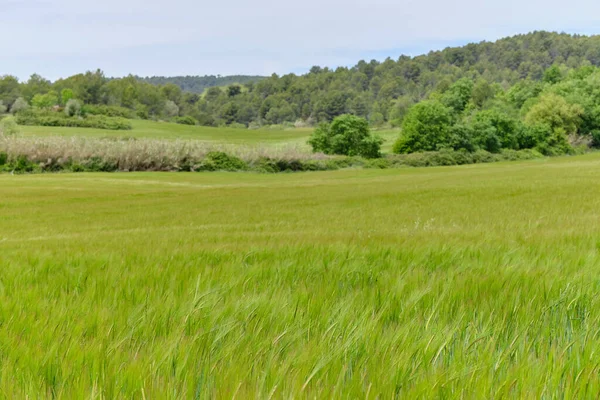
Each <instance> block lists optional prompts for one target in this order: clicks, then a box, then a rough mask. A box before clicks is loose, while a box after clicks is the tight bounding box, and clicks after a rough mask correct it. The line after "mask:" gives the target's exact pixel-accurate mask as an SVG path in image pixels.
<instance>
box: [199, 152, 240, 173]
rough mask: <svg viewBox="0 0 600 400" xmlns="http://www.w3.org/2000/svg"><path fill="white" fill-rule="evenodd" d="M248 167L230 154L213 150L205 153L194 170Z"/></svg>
mask: <svg viewBox="0 0 600 400" xmlns="http://www.w3.org/2000/svg"><path fill="white" fill-rule="evenodd" d="M247 168H248V166H247V165H246V163H245V162H244V161H243V160H241V159H239V158H237V157H235V156H232V155H229V154H227V153H224V152H221V151H213V152H210V153H208V154H207V155H206V158H205V159H204V160H202V163H200V164H199V165H198V166H196V167H195V168H194V170H196V171H244V170H246V169H247Z"/></svg>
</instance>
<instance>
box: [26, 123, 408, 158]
mask: <svg viewBox="0 0 600 400" xmlns="http://www.w3.org/2000/svg"><path fill="white" fill-rule="evenodd" d="M131 123H132V125H133V129H132V130H130V131H111V130H106V129H90V128H65V127H46V126H21V127H20V129H21V132H22V134H23V135H24V136H84V137H95V138H108V137H134V138H147V139H192V140H200V141H205V142H211V143H223V144H243V145H258V144H260V145H279V144H285V145H287V144H293V145H299V146H305V147H306V149H307V151H308V150H310V147H309V146H308V145H307V144H306V141H307V140H308V138H309V136H310V134H311V133H312V129H311V128H300V129H286V130H269V129H258V130H249V129H236V128H212V127H206V126H189V125H179V124H172V123H167V122H155V121H143V120H131ZM376 133H377V134H379V135H380V136H382V137H383V138H384V139H385V143H384V145H383V151H384V152H389V151H391V148H392V145H393V142H394V140H395V139H396V138H397V136H398V131H397V130H393V129H388V130H381V131H377V132H376Z"/></svg>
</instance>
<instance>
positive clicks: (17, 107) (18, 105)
mask: <svg viewBox="0 0 600 400" xmlns="http://www.w3.org/2000/svg"><path fill="white" fill-rule="evenodd" d="M28 108H29V104H28V103H27V101H26V100H25V99H24V98H22V97H19V98H18V99H16V100H15V102H14V103H13V105H12V107H10V112H11V114H16V113H18V112H19V111H23V110H27V109H28Z"/></svg>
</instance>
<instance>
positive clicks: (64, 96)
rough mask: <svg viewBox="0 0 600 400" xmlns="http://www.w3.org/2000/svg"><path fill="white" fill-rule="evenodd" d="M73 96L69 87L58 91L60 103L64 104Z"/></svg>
mask: <svg viewBox="0 0 600 400" xmlns="http://www.w3.org/2000/svg"><path fill="white" fill-rule="evenodd" d="M72 98H73V90H71V89H68V88H67V89H63V90H61V92H60V104H62V105H64V106H66V105H67V103H68V102H69V100H71V99H72Z"/></svg>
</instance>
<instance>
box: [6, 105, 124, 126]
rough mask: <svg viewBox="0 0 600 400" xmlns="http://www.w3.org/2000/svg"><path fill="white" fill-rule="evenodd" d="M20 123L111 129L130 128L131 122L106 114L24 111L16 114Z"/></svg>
mask: <svg viewBox="0 0 600 400" xmlns="http://www.w3.org/2000/svg"><path fill="white" fill-rule="evenodd" d="M16 121H17V124H19V125H31V126H64V127H74V128H97V129H110V130H130V129H132V126H131V122H130V121H128V120H127V119H125V118H121V117H107V116H105V115H88V116H86V117H85V118H81V117H67V116H66V115H64V114H60V113H56V112H39V111H33V110H28V111H23V112H20V113H18V114H17V115H16Z"/></svg>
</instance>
